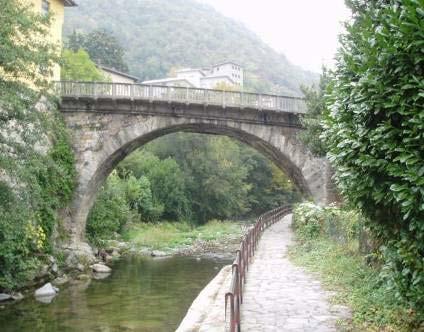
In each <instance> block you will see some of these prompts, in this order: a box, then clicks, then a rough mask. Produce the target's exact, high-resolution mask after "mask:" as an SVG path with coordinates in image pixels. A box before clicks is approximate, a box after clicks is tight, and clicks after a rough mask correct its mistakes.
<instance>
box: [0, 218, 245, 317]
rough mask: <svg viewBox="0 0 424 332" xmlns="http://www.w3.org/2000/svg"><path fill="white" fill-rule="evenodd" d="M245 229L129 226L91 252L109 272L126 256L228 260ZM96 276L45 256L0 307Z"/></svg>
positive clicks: (227, 224) (211, 225)
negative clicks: (40, 289) (35, 271)
mask: <svg viewBox="0 0 424 332" xmlns="http://www.w3.org/2000/svg"><path fill="white" fill-rule="evenodd" d="M247 228H248V224H245V223H237V222H230V221H226V222H221V221H217V220H214V221H210V222H209V223H207V224H205V225H203V226H199V227H192V226H191V225H189V224H186V223H169V222H165V223H159V224H154V223H146V224H133V225H129V226H127V227H126V229H125V230H124V232H123V235H122V236H121V235H118V236H117V237H116V239H114V240H107V241H102V246H99V247H98V248H94V252H95V254H96V256H97V259H98V261H100V262H101V261H103V263H105V264H106V265H107V266H109V267H111V268H112V269H114V268H115V267H114V265H115V262H116V261H119V260H120V259H121V258H123V257H127V256H131V257H134V256H135V257H138V256H140V257H146V256H151V257H156V258H163V257H170V256H194V257H206V258H218V259H227V260H232V259H233V257H234V252H235V251H236V250H237V249H238V247H239V245H240V241H241V238H242V236H243V234H245V232H246V230H247ZM98 277H99V275H98V274H96V273H95V271H93V268H92V265H87V264H86V265H84V264H82V263H80V264H77V265H75V266H67V264H66V262H65V261H64V260H63V258H62V257H61V256H60V255H58V257H56V258H55V257H53V256H48V257H47V258H46V262H45V264H44V265H42V267H41V269H40V271H39V272H38V274H37V275H36V276H35V277H34V279H33V280H32V281H31V282H30V283H28V284H27V285H25V286H24V287H22V288H21V289H19V290H17V291H15V292H11V291H4V295H5V296H6V295H10V296H9V297H8V298H7V299H6V298H5V299H4V301H1V299H0V304H1V305H3V306H4V305H6V304H10V303H13V302H17V301H20V300H22V299H23V298H24V297H29V296H32V295H33V292H34V290H35V289H36V288H38V287H41V286H42V285H45V284H46V283H48V282H52V284H53V285H54V286H56V287H60V286H62V285H64V284H67V283H69V282H73V281H75V280H77V281H78V280H89V279H93V278H94V279H96V278H98ZM101 277H108V274H102V275H101ZM0 293H2V292H0ZM1 308H2V307H1V306H0V309H1Z"/></svg>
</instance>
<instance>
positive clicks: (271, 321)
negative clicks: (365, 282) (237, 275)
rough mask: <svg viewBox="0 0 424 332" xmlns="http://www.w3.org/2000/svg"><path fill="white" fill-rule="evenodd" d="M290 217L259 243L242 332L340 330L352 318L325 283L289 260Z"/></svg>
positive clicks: (249, 277) (250, 274)
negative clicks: (331, 300)
mask: <svg viewBox="0 0 424 332" xmlns="http://www.w3.org/2000/svg"><path fill="white" fill-rule="evenodd" d="M291 218H292V216H291V215H286V216H285V217H283V218H282V219H280V220H281V221H279V222H277V223H274V224H273V225H271V226H270V227H269V228H268V229H267V230H266V231H265V232H264V234H263V236H262V238H261V241H260V242H259V244H258V246H257V249H256V252H255V256H254V258H253V261H252V262H251V264H250V266H249V270H248V271H247V273H246V276H245V278H246V283H245V285H244V292H243V304H242V306H241V312H240V321H241V325H240V327H239V329H238V331H242V332H262V331H264V332H265V331H266V332H272V331H278V332H282V331H292V332H294V331H299V332H300V331H306V332H307V331H311V332H332V331H336V322H337V321H338V320H340V319H349V317H350V313H349V310H348V308H346V307H343V306H338V305H330V303H329V296H330V294H329V293H327V292H326V291H324V290H323V289H322V287H321V285H320V282H319V281H317V280H316V279H314V277H313V276H311V275H309V274H307V273H306V272H305V271H304V270H303V269H301V268H299V267H296V266H294V265H293V264H292V263H291V262H290V261H289V260H288V258H287V248H288V246H289V245H291V244H292V243H293V233H292V230H291V228H290V226H291Z"/></svg>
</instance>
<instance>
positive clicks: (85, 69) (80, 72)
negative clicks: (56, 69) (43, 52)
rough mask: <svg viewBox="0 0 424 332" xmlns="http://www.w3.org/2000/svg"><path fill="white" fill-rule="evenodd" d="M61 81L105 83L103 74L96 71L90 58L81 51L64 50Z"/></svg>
mask: <svg viewBox="0 0 424 332" xmlns="http://www.w3.org/2000/svg"><path fill="white" fill-rule="evenodd" d="M60 74H61V78H62V80H68V81H97V82H105V81H107V79H106V77H105V76H104V75H103V73H102V72H101V71H100V70H99V69H97V67H96V64H95V63H94V62H93V61H91V59H90V56H89V55H88V53H87V52H86V51H84V50H83V49H79V50H78V51H76V52H74V51H72V50H67V49H65V50H64V51H63V53H62V69H61V73H60Z"/></svg>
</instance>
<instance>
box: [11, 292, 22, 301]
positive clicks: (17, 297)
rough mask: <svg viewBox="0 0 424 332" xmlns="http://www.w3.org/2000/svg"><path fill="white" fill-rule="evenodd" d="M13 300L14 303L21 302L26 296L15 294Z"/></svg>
mask: <svg viewBox="0 0 424 332" xmlns="http://www.w3.org/2000/svg"><path fill="white" fill-rule="evenodd" d="M12 299H13V300H14V301H20V300H23V299H24V296H23V295H22V293H14V294H12Z"/></svg>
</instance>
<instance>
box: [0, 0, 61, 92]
mask: <svg viewBox="0 0 424 332" xmlns="http://www.w3.org/2000/svg"><path fill="white" fill-rule="evenodd" d="M0 8H1V12H0V22H1V24H0V80H1V81H9V82H10V81H18V80H25V82H26V83H33V84H35V85H36V86H37V87H41V86H43V87H44V86H46V84H47V78H48V77H49V76H50V75H51V73H52V66H53V64H54V63H55V62H57V60H58V57H57V55H56V54H57V53H56V49H55V46H54V45H53V44H52V43H51V42H50V41H49V40H48V38H45V36H46V35H48V33H49V26H50V17H48V16H44V15H40V14H36V13H35V11H34V10H33V8H32V5H30V4H27V3H25V2H23V1H19V0H0Z"/></svg>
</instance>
